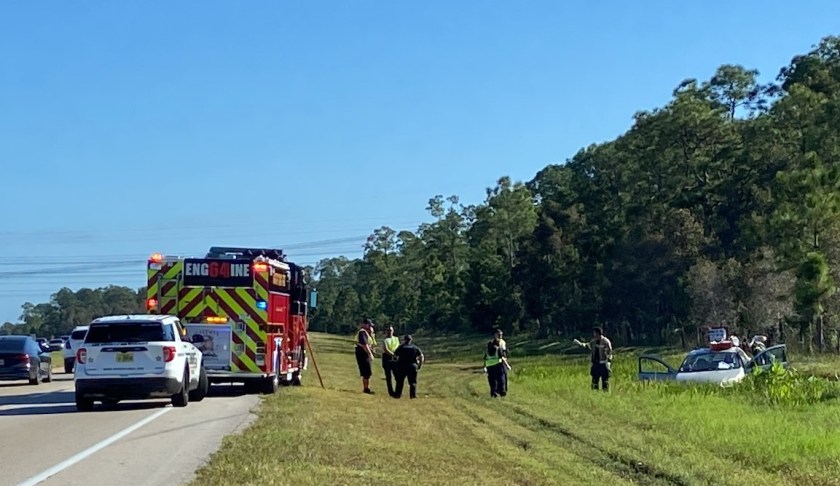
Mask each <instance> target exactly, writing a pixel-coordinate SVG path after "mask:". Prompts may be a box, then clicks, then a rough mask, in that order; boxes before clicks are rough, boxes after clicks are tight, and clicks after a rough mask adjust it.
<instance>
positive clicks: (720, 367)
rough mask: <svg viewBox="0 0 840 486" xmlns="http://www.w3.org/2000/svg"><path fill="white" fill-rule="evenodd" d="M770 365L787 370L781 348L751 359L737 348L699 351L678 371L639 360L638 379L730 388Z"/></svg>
mask: <svg viewBox="0 0 840 486" xmlns="http://www.w3.org/2000/svg"><path fill="white" fill-rule="evenodd" d="M774 362H779V363H781V364H782V366H784V367H787V364H788V362H787V351H786V348H785V345H784V344H779V345H777V346H772V347H770V348H767V349H766V350H764V351H762V352H760V353H758V354H756V355H755V356H754V357H753V358H752V359H750V357H749V356H747V353H745V352H744V350H742V349H741V348H737V347H734V346H733V347H731V348H728V349H717V350H716V349H711V348H699V349H695V350H693V351H691V352H690V353H688V356H686V357H685V359H684V360H683V362H682V364H681V365H680V367H679V368H674V367H672V366H671V365H669V364H668V363H667V362H665V360H663V359H662V358H660V357H659V356H650V355H645V356H640V357H639V379H640V380H642V381H665V380H672V381H679V382H690V383H711V384H717V385H721V386H728V385H733V384H735V383H738V382H740V381H741V380H743V379H744V378H745V377H746V376H747V374H748V373H751V372H752V370H753V368H755V367H759V368H761V369H768V368H770V367H771V366H772V365H773V363H774Z"/></svg>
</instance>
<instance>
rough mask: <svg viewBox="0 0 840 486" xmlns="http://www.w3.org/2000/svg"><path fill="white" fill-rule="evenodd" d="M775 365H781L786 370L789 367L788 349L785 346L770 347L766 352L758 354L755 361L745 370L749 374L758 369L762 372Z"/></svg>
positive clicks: (751, 361)
mask: <svg viewBox="0 0 840 486" xmlns="http://www.w3.org/2000/svg"><path fill="white" fill-rule="evenodd" d="M773 363H781V365H782V366H783V367H784V368H787V367H788V360H787V347H786V346H785V345H784V344H777V345H775V346H770V347H769V348H767V349H765V350H764V351H762V352H760V353H758V354H756V355H755V356H753V359H751V360H750V362H749V363H747V365H746V367H745V368H746V371H747V372H748V373H749V372H750V371H752V369H753V368H756V367H757V368H761V369H762V370H768V369H770V367H771V366H773Z"/></svg>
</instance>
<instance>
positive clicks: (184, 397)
mask: <svg viewBox="0 0 840 486" xmlns="http://www.w3.org/2000/svg"><path fill="white" fill-rule="evenodd" d="M189 386H190V374H189V372H187V370H184V381H183V383H181V391H179V392H178V393H176V394H174V395H172V406H173V407H186V406H187V405H189V403H190V392H189Z"/></svg>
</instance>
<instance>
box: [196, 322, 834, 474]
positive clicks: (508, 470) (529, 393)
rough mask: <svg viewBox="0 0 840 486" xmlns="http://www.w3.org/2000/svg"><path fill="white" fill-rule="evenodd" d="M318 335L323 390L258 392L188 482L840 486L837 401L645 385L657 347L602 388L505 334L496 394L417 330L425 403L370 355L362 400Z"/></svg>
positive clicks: (461, 352) (312, 379) (569, 356)
mask: <svg viewBox="0 0 840 486" xmlns="http://www.w3.org/2000/svg"><path fill="white" fill-rule="evenodd" d="M312 340H313V343H314V346H315V352H316V356H315V358H316V359H317V361H318V365H319V366H320V369H321V373H322V375H323V376H324V381H325V385H326V389H321V388H320V386H319V384H318V380H317V376H316V374H315V369H314V366H311V365H310V369H309V370H308V371H307V373H306V376H305V379H306V382H305V385H304V386H303V387H290V388H283V389H281V390H280V392H279V393H278V394H276V395H273V396H270V397H266V398H265V399H264V401H263V403H262V405H261V406H260V407H259V410H258V412H257V413H258V415H259V417H258V419H257V420H256V421H255V422H254V424H252V425H251V426H250V427H249V428H248V429H247V430H246V431H245V432H244V433H242V434H239V435H235V436H230V437H227V438H226V439H225V440H224V443H223V446H222V448H221V449H220V451H219V452H217V453H216V454H214V455H213V457H212V459H211V461H210V463H209V464H208V465H206V466H205V467H203V468H201V469H200V470H199V471H198V472H197V478H196V480H195V481H194V484H195V485H206V484H219V485H222V484H224V485H227V484H232V483H236V484H278V485H279V484H295V485H333V484H336V485H338V484H342V485H351V484H360V485H361V484H364V485H368V484H370V485H373V484H387V485H393V484H403V483H411V484H416V485H440V484H452V485H458V484H470V485H472V484H477V485H478V484H489V483H492V484H510V485H542V484H562V485H576V484H581V485H583V484H586V485H590V484H610V485H613V484H615V485H620V484H650V485H660V484H661V485H706V484H708V485H727V484H733V485H739V486H740V485H743V484H745V482H747V483H751V484H800V485H804V484H809V485H834V484H840V479H838V477H840V434H839V433H838V432H840V404H838V402H837V400H836V399H835V400H826V401H824V402H822V403H819V404H816V405H812V406H807V407H798V408H793V407H784V408H782V407H771V406H768V405H767V404H762V403H760V401H757V400H755V397H747V396H745V395H744V393H743V392H738V391H726V392H719V391H717V390H715V389H713V388H708V387H674V386H668V385H654V386H650V385H641V384H639V383H638V382H637V380H636V377H635V373H636V371H637V369H636V366H637V365H636V356H637V355H638V354H639V353H641V352H650V351H652V350H641V349H627V350H620V352H619V353H618V354H617V358H616V362H615V367H614V370H615V375H614V377H613V383H612V385H613V386H612V390H611V391H610V392H609V393H603V392H596V391H592V390H590V389H589V383H588V382H589V374H588V365H587V358H588V356H587V355H586V354H585V352H581V351H577V350H575V349H574V347H573V346H570V345H568V344H565V343H556V342H554V343H552V342H532V341H527V342H526V341H517V340H516V339H508V345H509V347H510V348H511V363H512V364H513V366H514V371H513V372H512V373H511V374H510V375H509V382H510V385H509V388H510V395H509V396H508V397H505V398H504V399H496V400H493V399H491V398H490V397H489V391H488V386H487V381H486V377H485V375H484V374H483V373H482V372H481V355H482V340H481V339H475V338H469V337H464V336H450V337H448V338H446V339H443V338H437V339H423V338H422V337H418V344H419V345H420V346H421V347H422V348H423V349H424V351H425V352H426V356H427V365H426V366H425V367H423V369H422V370H421V372H420V379H419V395H420V397H419V399H417V400H409V399H408V398H407V396H404V398H403V399H401V400H394V399H392V398H390V397H388V395H387V393H386V389H385V383H384V378H383V373H382V370H381V368H380V367H379V366H378V362H377V367H376V368H374V378H373V385H372V387H373V389H374V391H375V392H376V395H373V396H368V395H364V394H362V393H361V383H360V380H359V377H358V373H357V369H356V366H355V361H354V357H353V352H352V351H353V350H352V342H350V341H349V340H348V339H346V338H340V337H336V336H327V335H319V334H313V335H312ZM653 351H655V350H653ZM674 361H676V360H674ZM811 365H814V366H817V367H819V366H821V365H820V364H819V363H815V364H814V363H812V364H811ZM405 395H407V391H406V393H405Z"/></svg>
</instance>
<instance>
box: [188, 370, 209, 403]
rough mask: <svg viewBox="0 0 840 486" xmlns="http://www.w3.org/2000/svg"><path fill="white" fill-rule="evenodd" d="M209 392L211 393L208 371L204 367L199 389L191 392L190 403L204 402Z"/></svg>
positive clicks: (201, 372)
mask: <svg viewBox="0 0 840 486" xmlns="http://www.w3.org/2000/svg"><path fill="white" fill-rule="evenodd" d="M208 391H210V380H209V379H208V378H207V371H206V370H205V369H204V366H202V367H201V371H200V372H199V375H198V388H196V389H195V390H193V391H191V392H190V401H193V402H200V401H202V400H204V397H206V396H207V392H208Z"/></svg>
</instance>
